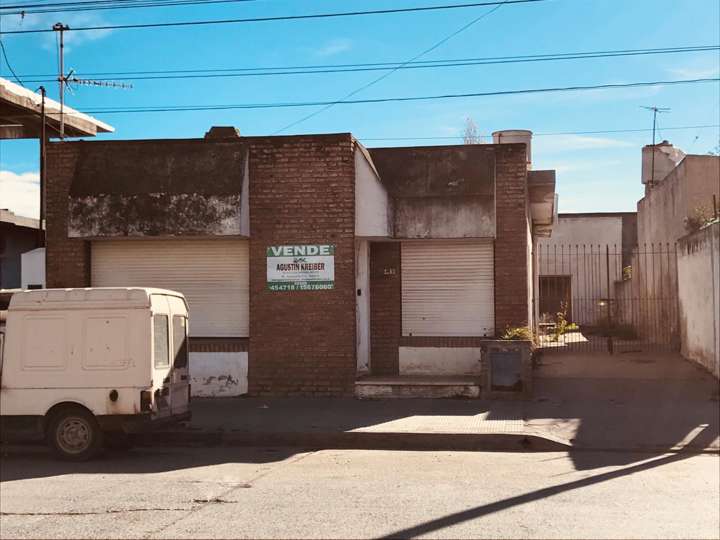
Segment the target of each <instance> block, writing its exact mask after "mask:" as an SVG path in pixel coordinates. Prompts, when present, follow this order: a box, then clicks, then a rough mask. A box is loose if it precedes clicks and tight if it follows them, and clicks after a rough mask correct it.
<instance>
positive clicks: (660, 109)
mask: <svg viewBox="0 0 720 540" xmlns="http://www.w3.org/2000/svg"><path fill="white" fill-rule="evenodd" d="M643 109H647V110H648V111H652V113H653V129H652V160H651V164H650V187H652V186H653V184H654V183H655V130H656V128H657V115H658V113H668V112H670V109H669V108H667V107H644V106H643Z"/></svg>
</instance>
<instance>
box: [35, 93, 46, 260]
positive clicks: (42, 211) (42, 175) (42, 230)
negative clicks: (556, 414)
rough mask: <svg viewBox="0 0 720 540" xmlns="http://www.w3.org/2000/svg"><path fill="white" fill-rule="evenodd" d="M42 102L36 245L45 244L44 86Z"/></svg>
mask: <svg viewBox="0 0 720 540" xmlns="http://www.w3.org/2000/svg"><path fill="white" fill-rule="evenodd" d="M39 90H40V95H41V96H42V102H41V105H40V223H39V225H38V238H37V244H38V247H43V246H44V245H45V228H44V227H43V221H44V219H45V185H46V184H45V170H46V167H45V149H46V147H47V144H46V143H47V131H46V120H45V95H46V92H45V87H44V86H41V87H40V88H39Z"/></svg>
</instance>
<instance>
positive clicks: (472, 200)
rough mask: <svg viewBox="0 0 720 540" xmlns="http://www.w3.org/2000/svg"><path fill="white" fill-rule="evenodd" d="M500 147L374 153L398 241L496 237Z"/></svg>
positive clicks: (373, 151) (415, 148) (451, 147)
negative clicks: (390, 202)
mask: <svg viewBox="0 0 720 540" xmlns="http://www.w3.org/2000/svg"><path fill="white" fill-rule="evenodd" d="M497 146H498V145H463V146H441V147H437V146H436V147H410V148H373V149H371V150H370V154H371V156H372V160H373V163H374V164H375V166H376V168H377V170H378V172H379V174H380V177H381V178H382V179H383V183H384V184H385V185H386V186H387V189H388V191H389V193H390V195H391V196H392V198H393V201H394V212H393V223H394V236H395V238H493V237H495V235H496V229H495V174H496V171H495V167H496V150H497Z"/></svg>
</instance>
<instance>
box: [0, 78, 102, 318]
mask: <svg viewBox="0 0 720 540" xmlns="http://www.w3.org/2000/svg"><path fill="white" fill-rule="evenodd" d="M43 109H44V112H45V136H46V137H47V138H51V137H57V136H58V135H59V134H60V125H61V122H60V119H61V118H64V122H62V124H63V131H64V135H65V137H94V136H95V135H97V134H98V133H111V132H112V131H114V129H113V128H112V126H109V125H107V124H105V123H103V122H100V121H99V120H96V119H95V118H93V117H91V116H88V115H86V114H83V113H81V112H79V111H76V110H75V109H73V108H71V107H68V106H67V105H65V106H64V107H63V106H61V105H60V103H58V102H57V101H55V100H52V99H49V98H47V97H46V98H45V99H44V100H43V97H42V96H41V95H40V94H39V93H38V92H33V91H32V90H29V89H27V88H24V87H22V86H20V85H18V84H15V83H13V82H11V81H9V80H7V79H3V78H2V77H0V140H4V139H39V138H41V136H42V134H43V130H42V126H43V122H42V111H43ZM40 147H41V148H42V145H40ZM40 170H41V171H42V165H41V167H40ZM41 185H42V179H41ZM41 189H42V187H41ZM38 199H41V197H40V193H39V192H38ZM0 204H2V201H0ZM43 209H44V208H43ZM43 209H41V216H40V218H41V219H42V218H43V216H42V210H43ZM38 228H40V221H39V220H37V219H31V218H24V217H20V216H15V215H14V214H13V213H12V212H10V211H9V210H0V289H3V288H5V289H8V288H20V287H22V288H42V287H44V286H45V248H44V247H41V246H42V245H43V242H41V241H39V240H40V239H39V238H38V233H37V230H38ZM33 248H35V249H33ZM3 303H4V302H3V301H2V299H0V306H2V304H3Z"/></svg>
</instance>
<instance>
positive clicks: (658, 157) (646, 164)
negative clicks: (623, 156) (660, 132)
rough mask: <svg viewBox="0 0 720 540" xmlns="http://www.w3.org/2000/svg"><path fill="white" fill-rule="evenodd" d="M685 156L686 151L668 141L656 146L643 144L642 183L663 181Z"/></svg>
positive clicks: (648, 183)
mask: <svg viewBox="0 0 720 540" xmlns="http://www.w3.org/2000/svg"><path fill="white" fill-rule="evenodd" d="M653 149H654V152H653ZM653 154H654V155H653ZM684 157H685V152H683V151H682V150H680V149H679V148H675V147H674V146H673V145H672V144H670V143H669V142H667V141H663V142H661V143H658V144H656V145H655V146H653V145H652V144H648V145H647V146H643V149H642V183H643V184H645V185H646V186H648V185H650V184H657V183H658V182H661V181H662V180H663V179H664V178H665V177H666V176H667V175H668V174H670V172H671V171H672V170H673V169H674V168H675V167H677V165H678V163H680V162H681V161H682V160H683V158H684Z"/></svg>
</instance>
